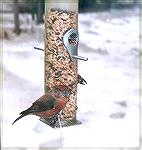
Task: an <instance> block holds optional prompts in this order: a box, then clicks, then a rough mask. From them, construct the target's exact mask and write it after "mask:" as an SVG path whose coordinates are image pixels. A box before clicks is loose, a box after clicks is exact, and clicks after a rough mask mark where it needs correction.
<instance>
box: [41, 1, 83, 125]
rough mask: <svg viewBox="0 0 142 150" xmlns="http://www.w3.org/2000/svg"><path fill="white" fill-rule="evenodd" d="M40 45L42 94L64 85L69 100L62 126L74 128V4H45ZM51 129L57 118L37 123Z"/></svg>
mask: <svg viewBox="0 0 142 150" xmlns="http://www.w3.org/2000/svg"><path fill="white" fill-rule="evenodd" d="M44 43H45V45H44V77H45V79H44V86H45V93H46V92H48V91H49V89H52V88H53V87H54V86H55V85H60V84H65V85H67V86H68V87H69V88H70V89H71V92H72V94H71V96H70V98H69V101H68V102H67V105H66V107H65V108H64V109H63V110H62V113H61V123H62V126H69V125H72V124H78V123H79V121H77V119H76V114H77V83H78V71H77V70H78V69H77V66H78V65H77V59H78V58H79V59H81V57H79V56H77V49H78V0H46V4H45V42H44ZM41 120H42V121H44V122H45V123H47V124H48V125H50V126H51V127H59V124H58V121H57V115H56V116H53V117H51V118H48V119H46V118H44V119H41Z"/></svg>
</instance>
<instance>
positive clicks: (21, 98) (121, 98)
mask: <svg viewBox="0 0 142 150" xmlns="http://www.w3.org/2000/svg"><path fill="white" fill-rule="evenodd" d="M9 16H10V15H9ZM6 18H9V17H8V16H5V21H4V28H7V27H8V29H11V27H12V23H11V22H10V21H9V22H8V21H7V19H6ZM21 19H22V21H23V24H24V25H23V26H22V27H23V28H26V29H27V30H26V31H25V32H24V33H22V34H21V35H20V36H18V37H17V36H15V35H14V34H11V31H10V30H9V31H8V32H9V33H10V39H5V40H3V67H4V79H3V81H4V82H3V118H2V146H3V148H10V149H12V150H15V149H16V148H18V147H19V149H20V148H21V149H22V148H25V149H26V150H32V149H41V148H43V147H46V149H52V148H56V149H61V148H62V149H66V148H68V149H72V148H81V149H83V148H84V149H89V148H94V149H99V148H108V149H123V148H124V149H127V148H132V149H134V150H136V149H138V147H139V144H140V127H139V125H140V120H139V118H140V116H139V115H140V110H139V107H140V98H139V11H138V9H132V10H111V11H109V12H98V13H86V14H79V40H80V43H79V55H81V56H85V57H88V59H89V60H88V61H87V62H83V61H79V64H78V65H79V67H78V72H79V74H80V75H82V76H83V77H84V78H85V79H86V81H87V82H88V84H87V85H85V86H82V85H78V114H77V118H78V120H80V121H82V124H81V125H78V126H71V127H65V128H63V129H62V131H61V130H60V129H52V128H50V127H49V126H47V125H46V124H44V123H42V122H40V121H39V118H38V117H36V116H27V117H25V118H23V119H21V120H20V121H19V122H17V123H16V124H15V125H13V126H12V125H11V123H12V122H13V121H14V120H15V118H16V117H18V114H19V112H21V111H22V110H24V109H26V108H27V107H28V106H30V105H31V103H32V102H33V101H34V100H35V99H36V98H38V97H39V96H41V95H42V94H43V86H44V84H43V83H44V70H43V67H44V58H43V55H44V54H43V52H41V51H36V50H34V49H33V45H37V46H39V47H43V45H44V43H43V30H44V26H43V25H41V26H36V25H34V27H31V25H29V24H28V23H30V22H31V21H30V17H29V16H27V15H22V16H21ZM30 28H32V30H33V31H31V29H30ZM61 136H62V138H61Z"/></svg>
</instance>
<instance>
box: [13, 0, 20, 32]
mask: <svg viewBox="0 0 142 150" xmlns="http://www.w3.org/2000/svg"><path fill="white" fill-rule="evenodd" d="M14 25H15V29H14V31H15V33H16V34H17V35H19V34H20V32H21V30H20V20H19V2H18V0H14Z"/></svg>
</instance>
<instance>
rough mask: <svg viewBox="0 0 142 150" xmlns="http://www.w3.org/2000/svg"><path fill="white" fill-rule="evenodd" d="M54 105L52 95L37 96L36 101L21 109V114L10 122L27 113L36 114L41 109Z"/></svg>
mask: <svg viewBox="0 0 142 150" xmlns="http://www.w3.org/2000/svg"><path fill="white" fill-rule="evenodd" d="M55 106H56V99H55V98H53V97H52V96H46V97H45V96H44V95H43V96H42V97H41V98H39V99H38V100H37V101H35V102H34V103H33V105H32V106H31V107H30V108H28V109H26V110H24V111H22V112H21V113H20V115H21V116H19V117H18V118H17V119H16V120H15V121H14V122H13V123H12V124H14V123H15V122H16V121H18V120H19V119H21V118H23V117H25V116H27V115H29V114H36V113H39V112H43V111H47V110H50V109H53V108H54V107H55Z"/></svg>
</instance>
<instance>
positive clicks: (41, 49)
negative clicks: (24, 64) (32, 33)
mask: <svg viewBox="0 0 142 150" xmlns="http://www.w3.org/2000/svg"><path fill="white" fill-rule="evenodd" d="M34 49H37V50H40V51H44V49H42V48H39V47H36V46H34Z"/></svg>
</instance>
